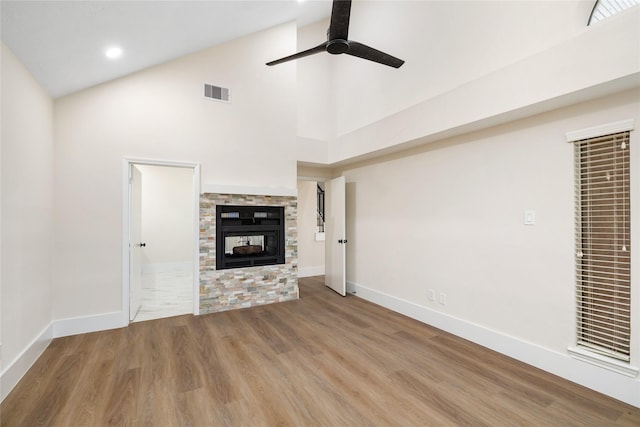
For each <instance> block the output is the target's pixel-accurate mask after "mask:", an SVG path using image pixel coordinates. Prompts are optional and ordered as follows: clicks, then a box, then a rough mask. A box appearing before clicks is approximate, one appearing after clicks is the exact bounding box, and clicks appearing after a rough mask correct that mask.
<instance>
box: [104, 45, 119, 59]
mask: <svg viewBox="0 0 640 427" xmlns="http://www.w3.org/2000/svg"><path fill="white" fill-rule="evenodd" d="M104 54H105V55H106V56H107V58H109V59H116V58H119V57H120V56H121V55H122V49H120V48H119V47H117V46H114V47H110V48H108V49H107V50H106V51H105V52H104Z"/></svg>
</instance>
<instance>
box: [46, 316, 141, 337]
mask: <svg viewBox="0 0 640 427" xmlns="http://www.w3.org/2000/svg"><path fill="white" fill-rule="evenodd" d="M125 314H126V316H125V317H126V319H127V321H126V322H124V323H123V321H122V319H123V316H122V313H121V312H119V311H114V312H111V313H104V314H96V315H91V316H81V317H72V318H69V319H60V320H56V321H54V323H53V337H54V338H60V337H68V336H70V335H79V334H88V333H90V332H98V331H107V330H109V329H117V328H122V327H126V326H127V325H128V323H129V310H127V311H126V313H125Z"/></svg>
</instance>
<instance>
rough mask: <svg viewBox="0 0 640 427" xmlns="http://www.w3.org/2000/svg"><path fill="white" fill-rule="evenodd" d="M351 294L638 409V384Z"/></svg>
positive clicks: (359, 290) (384, 299) (350, 286)
mask: <svg viewBox="0 0 640 427" xmlns="http://www.w3.org/2000/svg"><path fill="white" fill-rule="evenodd" d="M347 291H348V292H349V293H351V294H356V295H357V296H359V297H361V298H363V299H365V300H367V301H371V302H373V303H376V304H378V305H381V306H383V307H386V308H388V309H390V310H393V311H396V312H398V313H401V314H404V315H405V316H409V317H411V318H413V319H416V320H419V321H421V322H423V323H426V324H428V325H432V326H434V327H436V328H439V329H442V330H444V331H446V332H449V333H452V334H454V335H457V336H459V337H462V338H464V339H467V340H469V341H472V342H474V343H476V344H479V345H481V346H483V347H487V348H489V349H491V350H494V351H497V352H500V353H502V354H504V355H506V356H509V357H512V358H514V359H517V360H519V361H521V362H524V363H527V364H529V365H532V366H535V367H537V368H540V369H542V370H544V371H547V372H550V373H552V374H554V375H558V376H560V377H562V378H565V379H567V380H569V381H572V382H575V383H577V384H580V385H583V386H585V387H588V388H591V389H593V390H596V391H598V392H600V393H603V394H606V395H608V396H610V397H613V398H614V399H618V400H621V401H623V402H625V403H628V404H630V405H633V406H635V407H638V408H640V383H639V381H638V380H637V379H635V378H630V377H629V376H627V375H621V374H619V373H617V372H613V371H611V370H608V369H602V368H600V367H598V366H594V365H592V364H588V363H582V361H579V360H576V359H574V358H573V357H571V356H569V354H567V353H560V352H556V351H553V350H549V349H547V348H544V347H540V346H538V345H535V344H532V343H530V342H526V341H523V340H521V339H518V338H516V337H513V336H510V335H506V334H503V333H501V332H498V331H494V330H492V329H489V328H486V327H483V326H481V325H477V324H474V323H471V322H468V321H465V320H463V319H459V318H456V317H453V316H450V315H447V314H445V313H442V312H439V311H436V310H432V309H429V308H427V307H424V306H421V305H418V304H415V303H413V302H410V301H406V300H403V299H401V298H397V297H394V296H392V295H389V294H386V293H384V292H380V291H376V290H374V289H370V288H367V287H366V286H362V285H359V284H357V283H353V282H348V283H347Z"/></svg>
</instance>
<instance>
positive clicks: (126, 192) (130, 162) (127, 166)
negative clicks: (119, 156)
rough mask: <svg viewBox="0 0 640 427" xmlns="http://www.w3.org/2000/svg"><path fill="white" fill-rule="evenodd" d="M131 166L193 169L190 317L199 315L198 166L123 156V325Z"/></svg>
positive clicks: (126, 299)
mask: <svg viewBox="0 0 640 427" xmlns="http://www.w3.org/2000/svg"><path fill="white" fill-rule="evenodd" d="M134 165H146V166H168V167H177V168H187V169H192V170H193V199H192V203H193V236H194V239H193V314H194V315H198V314H200V298H199V297H200V265H199V259H200V237H199V234H200V164H199V163H189V162H174V161H166V160H154V159H143V158H134V157H125V158H124V159H123V166H122V325H123V326H128V325H129V323H130V322H129V304H130V285H131V283H130V279H131V277H130V274H131V272H130V267H131V266H130V255H129V250H130V247H129V235H130V228H131V194H130V186H129V171H130V170H131V167H132V166H134Z"/></svg>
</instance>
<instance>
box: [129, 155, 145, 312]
mask: <svg viewBox="0 0 640 427" xmlns="http://www.w3.org/2000/svg"><path fill="white" fill-rule="evenodd" d="M129 197H130V199H129V200H130V202H129V206H130V209H131V212H130V220H131V222H130V223H129V224H130V229H129V320H133V319H134V318H135V317H136V314H137V313H138V310H140V306H141V305H142V250H143V248H144V243H142V173H140V170H139V169H138V168H137V167H136V166H135V165H131V175H130V179H129Z"/></svg>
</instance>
